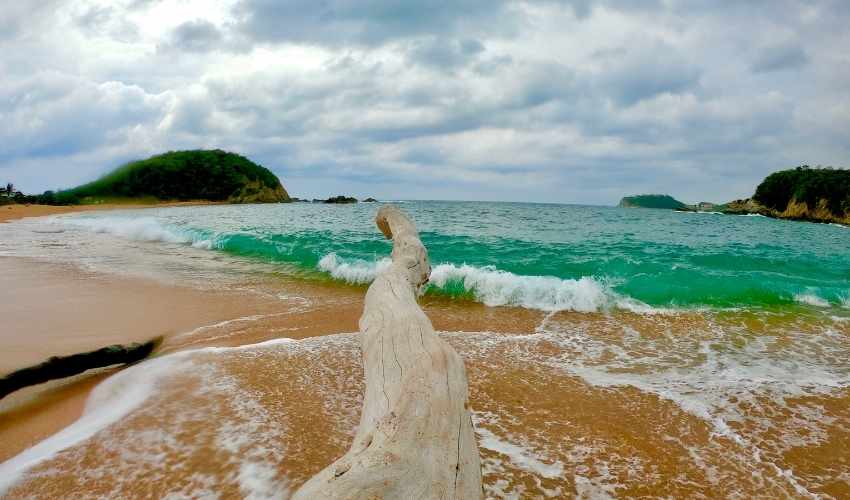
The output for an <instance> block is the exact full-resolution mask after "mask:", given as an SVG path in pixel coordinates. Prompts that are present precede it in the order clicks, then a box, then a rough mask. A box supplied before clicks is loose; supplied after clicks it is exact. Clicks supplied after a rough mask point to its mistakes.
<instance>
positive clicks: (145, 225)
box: [59, 217, 193, 244]
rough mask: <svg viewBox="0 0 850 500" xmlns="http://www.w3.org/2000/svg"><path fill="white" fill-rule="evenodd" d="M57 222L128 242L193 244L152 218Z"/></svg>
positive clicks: (81, 219)
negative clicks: (128, 240)
mask: <svg viewBox="0 0 850 500" xmlns="http://www.w3.org/2000/svg"><path fill="white" fill-rule="evenodd" d="M59 220H62V222H64V223H66V224H70V225H73V226H78V227H82V228H85V229H88V230H89V231H92V232H95V233H106V234H112V235H115V236H119V237H121V238H126V239H130V240H136V241H161V242H164V243H182V244H189V243H193V238H192V237H191V236H190V235H188V234H181V233H180V232H178V231H173V230H171V229H169V228H167V227H165V226H163V225H162V224H160V223H159V221H157V220H156V219H155V218H153V217H137V218H126V217H97V218H90V219H89V218H61V219H59Z"/></svg>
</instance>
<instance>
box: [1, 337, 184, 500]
mask: <svg viewBox="0 0 850 500" xmlns="http://www.w3.org/2000/svg"><path fill="white" fill-rule="evenodd" d="M184 359H185V358H184V356H183V355H182V353H180V354H175V355H172V356H165V357H161V358H155V359H151V360H148V361H145V362H144V363H142V364H139V365H135V366H132V367H130V368H128V369H126V370H123V371H121V372H119V373H117V374H115V375H113V376H111V377H109V378H108V379H107V380H105V381H104V382H102V383H101V384H99V385H98V386H97V387H95V388H94V390H93V391H92V392H91V395H90V396H89V398H88V400H87V402H86V406H85V410H84V412H83V416H82V417H80V419H79V420H77V421H76V422H74V423H73V424H71V425H70V426H69V427H66V428H65V429H63V430H61V431H59V432H58V433H56V434H54V435H53V436H51V437H49V438H47V439H45V440H44V441H42V442H40V443H38V444H36V445H35V446H33V447H31V448H29V449H27V450H26V451H24V452H22V453H20V454H19V455H17V456H15V457H13V458H11V459H9V460H7V461H5V462H3V463H2V464H0V496H3V494H4V493H5V491H6V490H8V489H9V488H10V487H11V486H12V485H14V484H15V483H16V482H17V481H18V480H19V479H20V478H21V476H22V475H23V474H24V473H25V472H26V471H27V470H29V469H30V468H31V467H33V466H34V465H36V464H38V463H40V462H43V461H44V460H47V459H49V458H51V457H53V456H54V455H56V454H57V453H59V452H61V451H62V450H65V449H67V448H70V447H72V446H74V445H76V444H78V443H81V442H83V441H85V440H86V439H89V438H90V437H92V436H94V435H95V434H97V433H98V432H100V431H101V430H103V429H105V428H107V427H109V426H110V425H112V424H113V423H115V422H118V421H119V420H121V419H122V418H124V417H125V416H127V415H128V414H130V413H131V412H132V411H133V410H135V409H136V408H138V407H140V406H141V405H142V404H143V403H144V402H145V401H146V400H147V399H148V398H149V397H150V396H151V395H153V394H154V392H155V390H156V387H157V384H158V383H159V381H160V380H161V379H162V378H163V377H165V376H166V375H167V374H169V373H172V372H173V371H174V370H175V369H176V367H177V365H178V364H179V363H180V362H181V361H183V360H184Z"/></svg>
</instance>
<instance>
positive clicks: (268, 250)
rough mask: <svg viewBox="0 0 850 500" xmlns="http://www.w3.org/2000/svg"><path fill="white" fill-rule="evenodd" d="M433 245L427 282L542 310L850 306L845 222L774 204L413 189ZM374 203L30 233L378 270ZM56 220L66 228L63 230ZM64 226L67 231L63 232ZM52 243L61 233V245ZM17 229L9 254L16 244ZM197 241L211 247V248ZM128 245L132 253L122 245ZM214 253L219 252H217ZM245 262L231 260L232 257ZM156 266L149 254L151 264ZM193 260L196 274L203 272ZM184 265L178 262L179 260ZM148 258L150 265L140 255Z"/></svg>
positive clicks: (81, 243) (96, 262)
mask: <svg viewBox="0 0 850 500" xmlns="http://www.w3.org/2000/svg"><path fill="white" fill-rule="evenodd" d="M402 206H403V207H404V209H405V210H406V211H407V212H409V213H410V214H411V216H412V217H413V219H414V220H415V221H416V224H417V226H418V228H419V230H420V233H421V237H422V241H423V242H424V243H425V245H426V246H427V248H428V251H429V254H430V256H431V260H432V264H433V267H434V273H433V275H432V286H431V288H430V290H429V292H430V293H438V294H447V295H450V296H463V297H467V298H470V299H474V300H477V301H479V302H483V303H485V304H487V305H491V306H496V305H517V306H522V307H529V308H536V309H542V310H547V311H551V310H578V311H596V310H600V309H605V308H611V307H619V308H630V309H634V308H640V307H653V308H670V307H674V308H682V307H684V308H693V307H709V308H719V307H746V308H752V307H769V306H773V305H788V304H794V303H798V304H803V305H808V306H812V307H819V308H823V309H838V310H842V309H845V310H846V309H847V308H850V251H848V247H850V234H848V232H847V231H846V228H843V227H838V226H834V225H828V224H811V223H801V222H793V221H781V220H774V219H769V218H765V217H742V216H724V215H720V214H710V213H680V212H674V211H670V210H646V209H619V208H609V207H586V206H573V205H546V204H521V203H483V202H405V203H403V204H402ZM376 208H377V205H376V204H371V203H361V204H356V205H344V206H337V205H321V204H320V205H314V204H305V203H294V204H280V205H251V206H233V205H230V206H206V207H181V208H166V209H158V210H144V211H140V210H136V211H122V212H90V213H86V214H80V215H75V216H60V217H55V218H53V219H52V221H53V223H52V224H50V225H49V227H43V228H40V229H35V228H33V231H38V232H32V233H30V234H29V235H28V236H30V238H27V241H28V242H30V244H31V245H34V248H32V251H33V252H36V253H40V254H43V255H51V254H54V255H55V254H58V253H61V254H63V255H64V254H71V255H70V256H68V257H67V258H70V259H76V260H80V261H83V262H85V263H87V264H89V265H92V266H101V267H106V268H112V269H113V270H114V269H119V270H120V269H123V268H125V267H131V268H132V267H133V264H134V263H133V262H128V261H129V260H131V259H130V258H129V257H127V256H122V255H120V254H116V248H115V246H116V245H114V244H112V245H109V246H107V248H104V249H99V248H94V247H96V246H97V243H98V242H97V240H96V239H95V238H93V236H92V235H93V234H106V235H112V236H114V237H116V238H117V239H122V240H124V241H125V242H128V243H126V245H132V243H129V242H134V243H136V244H138V243H139V242H160V243H163V245H161V246H160V247H159V250H158V251H159V252H160V253H165V252H166V249H171V251H172V253H173V254H174V255H173V257H174V260H175V262H170V265H169V268H168V270H169V271H175V270H179V268H181V267H182V266H185V265H187V264H186V262H185V260H186V259H193V260H195V261H197V260H204V261H206V262H204V266H205V268H204V270H205V271H206V272H210V273H212V272H213V271H215V272H218V273H219V274H220V275H221V276H215V275H205V276H204V277H205V278H210V279H216V278H217V279H224V275H227V274H232V273H234V272H239V273H244V272H245V265H247V263H251V265H253V266H254V269H256V270H258V271H259V272H277V273H286V274H291V275H295V276H299V277H310V278H315V279H337V280H342V281H347V282H351V283H361V284H362V283H368V282H369V281H371V279H372V278H373V277H374V275H375V273H376V272H377V269H379V268H380V266H381V265H382V263H384V262H385V261H384V259H385V258H386V257H387V255H388V253H389V248H390V246H389V243H388V242H387V241H385V240H384V239H383V238H382V236H381V235H380V233H378V232H377V231H375V228H374V223H373V219H374V212H375V210H376ZM57 232H58V234H57ZM60 235H61V236H60ZM51 245H58V246H54V247H51ZM21 246H22V245H21V242H20V241H17V240H15V239H12V240H10V241H8V242H7V243H5V244H4V243H0V254H3V253H13V254H17V253H18V252H20V247H21ZM198 250H212V251H213V255H214V257H212V256H207V257H206V258H202V257H201V256H200V253H199V252H198ZM122 257H123V258H122ZM211 261H217V263H216V262H211ZM234 266H235V267H234ZM148 267H152V266H148ZM200 267H201V266H200V265H199V262H193V263H192V266H191V269H190V272H189V273H188V274H189V275H190V276H191V277H197V273H198V272H199V268H200ZM173 268H178V269H173ZM141 270H144V268H142V269H141Z"/></svg>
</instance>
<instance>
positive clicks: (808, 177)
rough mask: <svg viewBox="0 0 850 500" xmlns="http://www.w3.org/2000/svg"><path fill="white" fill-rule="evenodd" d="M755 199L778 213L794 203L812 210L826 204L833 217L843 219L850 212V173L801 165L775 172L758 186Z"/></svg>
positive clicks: (844, 170) (830, 168)
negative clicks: (801, 204)
mask: <svg viewBox="0 0 850 500" xmlns="http://www.w3.org/2000/svg"><path fill="white" fill-rule="evenodd" d="M753 199H755V200H756V201H757V202H759V203H761V204H762V205H764V206H766V207H768V208H772V209H774V210H777V211H779V212H782V211H784V210H785V209H786V208H787V207H788V204H789V203H791V202H792V201H793V202H796V203H806V205H808V207H809V208H810V209H814V208H815V207H817V206H818V205H819V204H820V203H822V202H825V203H826V206H827V208H828V209H829V210H830V211H831V212H832V213H833V214H835V215H837V216H843V215H844V214H847V213H848V212H850V170H846V169H835V168H832V167H826V168H811V167H809V166H808V165H801V166H799V167H797V168H793V169H789V170H781V171H779V172H774V173H772V174H770V175H769V176H767V177H766V178H765V179H764V181H762V183H761V184H759V186H758V187H757V188H756V193H755V195H753Z"/></svg>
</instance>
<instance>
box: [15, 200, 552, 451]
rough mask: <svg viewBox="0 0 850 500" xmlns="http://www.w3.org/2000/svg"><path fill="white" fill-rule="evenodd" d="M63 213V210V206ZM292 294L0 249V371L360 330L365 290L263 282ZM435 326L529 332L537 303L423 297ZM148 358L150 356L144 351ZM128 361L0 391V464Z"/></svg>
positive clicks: (56, 425)
mask: <svg viewBox="0 0 850 500" xmlns="http://www.w3.org/2000/svg"><path fill="white" fill-rule="evenodd" d="M60 213H65V212H60ZM266 286H268V287H272V288H273V289H278V290H285V291H286V295H288V296H292V297H294V298H295V299H296V300H293V301H284V300H281V299H279V298H277V297H272V296H270V294H267V293H264V292H263V291H261V290H257V291H255V292H246V291H244V290H241V291H240V290H217V291H210V290H203V289H198V288H193V287H191V286H186V285H173V284H166V283H162V282H159V281H156V280H154V279H152V278H143V277H138V276H121V275H114V274H106V273H100V272H94V271H87V270H82V269H79V268H77V267H75V266H73V265H70V264H56V263H47V262H43V261H39V260H35V259H30V258H25V257H7V256H2V257H0V304H3V307H2V308H0V313H3V314H4V316H5V325H6V327H7V328H4V334H3V335H0V343H2V344H3V345H4V347H6V348H5V349H4V351H3V353H2V355H0V373H5V372H10V371H13V370H15V369H19V368H23V367H26V366H31V365H34V364H37V363H39V362H41V361H44V360H45V359H47V358H48V357H50V356H53V355H68V354H73V353H77V352H84V351H87V350H92V349H97V348H100V347H104V346H106V345H111V344H117V343H120V344H124V343H128V342H139V341H146V340H149V339H150V338H153V337H155V336H158V335H163V336H164V337H165V340H164V342H163V344H162V345H161V346H160V347H159V349H158V350H157V351H155V352H154V353H153V354H152V356H151V358H153V357H157V356H161V355H165V354H171V353H175V352H179V351H184V350H192V349H197V348H204V347H236V346H240V345H250V344H257V343H260V342H264V341H268V340H272V339H276V338H290V339H295V340H300V339H304V338H308V337H317V336H324V335H333V334H338V333H343V332H356V331H357V330H358V326H357V323H358V320H359V318H360V315H361V313H362V306H363V299H364V292H363V291H362V290H361V289H360V287H353V286H350V285H344V284H340V283H335V282H329V283H324V282H311V281H305V280H294V279H282V280H275V281H274V282H271V283H267V284H266ZM421 304H422V308H423V310H424V311H425V312H426V314H428V316H429V317H430V318H431V320H432V321H433V323H434V326H435V328H436V329H437V330H442V331H481V330H491V331H495V332H503V333H508V332H516V331H525V332H531V331H533V330H534V328H535V326H536V325H538V324H539V323H540V321H542V320H543V317H544V316H545V313H543V312H541V311H533V310H524V309H518V310H515V311H512V310H499V309H495V310H494V309H493V308H488V307H487V306H484V305H483V304H478V303H475V302H467V301H453V300H451V299H447V298H443V297H423V299H422V300H421ZM148 359H150V358H148ZM129 366H132V365H126V366H119V367H108V368H104V369H98V370H89V371H87V372H84V373H82V374H79V375H76V376H74V377H70V378H66V379H60V380H54V381H51V382H47V383H44V384H39V385H36V386H31V387H27V388H24V389H21V390H19V391H16V392H14V393H12V394H10V395H8V396H7V397H6V398H4V399H2V400H0V463H2V462H4V461H6V460H8V459H10V458H12V457H14V456H16V455H17V454H19V453H21V452H23V451H24V450H26V449H27V448H29V447H31V446H34V445H36V444H38V443H39V442H41V441H43V440H44V439H46V438H48V437H50V436H51V435H53V434H55V433H57V432H59V431H61V430H62V429H64V428H65V427H67V426H69V425H71V424H72V423H74V422H75V421H76V420H77V419H79V418H80V417H81V416H82V414H83V410H84V408H85V403H86V400H87V398H88V395H89V394H90V393H91V391H92V390H93V389H94V388H95V387H96V386H97V385H98V384H99V383H100V382H102V381H104V380H106V379H107V378H108V377H109V376H111V375H114V374H117V373H120V372H121V371H122V370H124V369H126V368H127V367H129Z"/></svg>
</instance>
